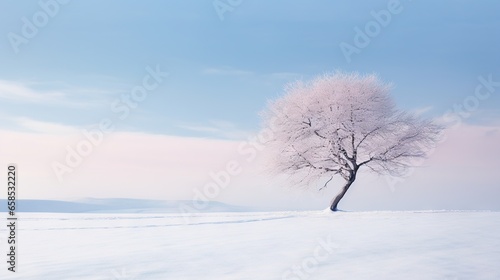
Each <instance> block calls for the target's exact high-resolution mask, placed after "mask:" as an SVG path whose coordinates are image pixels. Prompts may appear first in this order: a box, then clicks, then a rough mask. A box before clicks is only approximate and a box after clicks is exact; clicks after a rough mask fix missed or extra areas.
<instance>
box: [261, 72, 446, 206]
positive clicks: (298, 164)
mask: <svg viewBox="0 0 500 280" xmlns="http://www.w3.org/2000/svg"><path fill="white" fill-rule="evenodd" d="M390 89H391V86H390V85H389V84H385V83H383V82H381V81H380V80H379V79H378V78H377V77H376V76H375V75H359V74H357V73H341V72H337V73H334V74H327V75H323V76H320V77H318V78H316V79H314V80H312V81H310V82H295V83H292V84H289V85H288V86H287V87H286V88H285V94H284V96H282V97H281V98H278V99H276V100H274V101H272V102H270V104H269V106H268V107H267V109H266V110H265V112H264V114H263V116H264V122H265V124H266V127H268V128H269V131H271V133H269V134H270V139H271V140H270V141H269V142H267V146H268V147H269V148H268V149H267V150H268V151H269V155H270V156H271V157H270V159H271V162H270V165H271V168H272V170H274V171H275V172H277V173H280V174H289V175H292V176H299V178H300V180H299V181H298V182H299V183H300V184H302V185H306V186H311V185H314V184H312V183H314V182H318V185H317V186H318V188H319V189H320V190H321V189H323V188H326V187H327V186H328V184H329V183H330V182H331V181H332V180H333V179H334V178H335V176H339V177H341V178H343V179H344V180H345V184H344V186H343V188H342V190H341V191H340V193H339V194H338V195H337V196H336V197H335V198H334V199H333V200H332V201H331V204H330V209H331V210H332V211H336V210H337V206H338V204H339V202H340V200H341V199H342V198H343V197H344V195H345V194H346V192H347V191H348V190H349V188H350V187H351V185H352V184H353V183H354V181H355V180H356V176H357V174H358V171H359V170H361V169H364V168H366V169H367V170H371V171H373V172H375V173H378V174H390V175H392V176H400V175H403V174H404V171H405V170H406V169H407V168H408V167H410V166H412V162H413V161H414V160H415V159H418V158H423V157H425V156H426V151H428V150H429V148H430V147H431V146H433V144H434V143H435V142H436V141H437V136H438V134H439V131H440V130H441V128H440V127H439V126H438V125H436V124H435V123H433V122H432V121H429V120H424V119H421V118H420V117H419V116H418V115H416V114H412V113H409V112H404V111H402V110H399V109H397V108H396V107H395V104H394V102H393V100H392V98H391V96H390V95H389V92H390ZM320 180H325V181H326V183H325V184H322V183H319V181H320Z"/></svg>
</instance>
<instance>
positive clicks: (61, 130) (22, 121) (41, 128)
mask: <svg viewBox="0 0 500 280" xmlns="http://www.w3.org/2000/svg"><path fill="white" fill-rule="evenodd" d="M12 120H13V121H14V123H15V124H16V125H17V126H18V127H20V128H23V129H26V130H28V131H31V132H40V133H47V134H74V133H78V132H79V129H78V128H76V127H73V126H69V125H64V124H60V123H53V122H44V121H37V120H33V119H29V118H24V117H19V118H13V119H12Z"/></svg>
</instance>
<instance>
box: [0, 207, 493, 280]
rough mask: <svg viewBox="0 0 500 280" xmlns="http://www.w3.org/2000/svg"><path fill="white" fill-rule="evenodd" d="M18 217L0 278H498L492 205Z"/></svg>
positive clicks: (2, 235)
mask: <svg viewBox="0 0 500 280" xmlns="http://www.w3.org/2000/svg"><path fill="white" fill-rule="evenodd" d="M20 217H21V220H20V221H19V227H20V228H21V230H20V231H19V232H18V239H19V242H20V244H19V250H18V252H17V253H18V258H19V263H18V272H17V273H15V274H14V273H10V272H8V271H7V265H6V264H5V262H3V263H4V264H3V265H2V269H1V271H0V279H44V280H46V279H58V280H60V279H96V280H97V279H103V280H104V279H109V280H112V279H115V280H118V279H120V280H121V279H196V280H200V279H217V280H221V279H252V280H254V279H289V280H292V279H293V280H296V279H450V280H452V279H500V266H499V261H500V213H499V212H341V213H327V212H260V213H258V212H256V213H249V212H243V213H241V212H240V213H203V214H190V215H189V216H185V217H183V216H182V215H179V214H168V213H167V214H165V213H163V214H150V213H148V214H44V213H29V214H28V213H25V214H20ZM6 234H7V231H6V228H5V227H2V228H1V230H0V238H1V239H0V240H2V241H1V247H0V248H1V250H2V251H1V252H2V254H4V252H6V243H7V242H6V238H7V236H6ZM4 256H5V254H4Z"/></svg>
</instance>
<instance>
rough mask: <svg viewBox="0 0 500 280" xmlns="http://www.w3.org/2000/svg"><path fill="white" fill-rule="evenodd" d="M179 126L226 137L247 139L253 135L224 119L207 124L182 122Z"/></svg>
mask: <svg viewBox="0 0 500 280" xmlns="http://www.w3.org/2000/svg"><path fill="white" fill-rule="evenodd" d="M177 127H179V128H182V129H184V130H189V131H194V132H200V133H204V134H208V135H210V136H213V137H220V138H225V139H245V138H248V137H249V136H250V135H251V132H249V131H245V130H242V129H239V128H238V127H237V126H236V125H235V124H233V123H231V122H228V121H222V120H210V121H208V123H207V124H186V123H181V124H178V125H177Z"/></svg>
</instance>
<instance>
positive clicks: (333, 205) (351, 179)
mask: <svg viewBox="0 0 500 280" xmlns="http://www.w3.org/2000/svg"><path fill="white" fill-rule="evenodd" d="M354 180H356V173H352V174H351V176H350V177H349V180H347V182H346V184H345V185H344V187H343V188H342V191H341V192H340V193H339V194H338V195H337V197H335V199H333V200H332V203H331V205H330V210H332V211H334V212H335V211H337V206H338V204H339V202H340V200H341V199H342V198H343V197H344V195H345V193H346V192H347V191H348V190H349V187H351V185H352V183H354Z"/></svg>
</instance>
